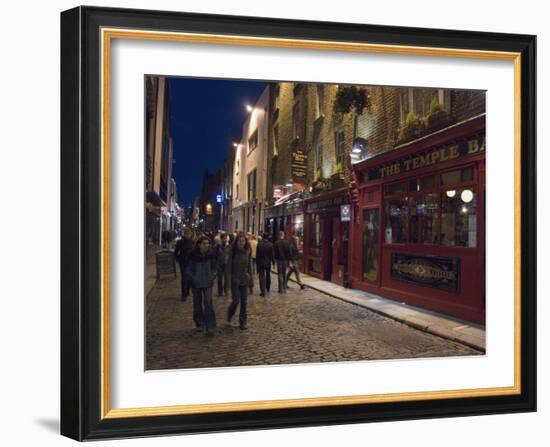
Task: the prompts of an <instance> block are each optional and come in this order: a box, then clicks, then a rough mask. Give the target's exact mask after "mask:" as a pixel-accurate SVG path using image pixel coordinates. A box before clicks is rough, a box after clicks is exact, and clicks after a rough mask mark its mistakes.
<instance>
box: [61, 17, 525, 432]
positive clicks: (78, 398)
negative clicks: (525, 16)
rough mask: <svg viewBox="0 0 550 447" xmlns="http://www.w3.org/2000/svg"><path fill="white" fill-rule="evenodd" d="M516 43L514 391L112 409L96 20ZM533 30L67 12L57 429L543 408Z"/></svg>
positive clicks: (429, 41) (263, 32) (494, 45)
mask: <svg viewBox="0 0 550 447" xmlns="http://www.w3.org/2000/svg"><path fill="white" fill-rule="evenodd" d="M103 28H113V29H117V28H120V29H143V30H158V31H170V32H186V33H202V34H213V35H241V36H254V37H269V38H277V39H290V40H292V39H300V40H314V41H337V42H349V43H371V44H383V45H401V46H410V47H416V48H423V47H425V48H447V49H461V50H467V51H468V50H483V51H492V52H511V53H517V54H519V55H521V66H520V73H521V85H520V93H521V110H520V116H519V118H520V123H521V124H520V135H521V142H520V144H521V146H520V147H521V166H520V174H521V177H520V178H521V183H520V184H521V209H520V217H521V240H520V246H521V262H520V265H521V290H520V292H521V293H520V305H521V313H520V318H521V320H520V322H521V325H520V327H521V331H520V345H519V347H520V359H519V367H520V370H521V375H520V384H519V390H518V393H517V394H513V395H487V396H479V397H466V398H441V399H426V400H422V399H421V400H411V401H400V402H382V403H367V404H364V403H361V404H351V405H319V406H310V407H305V408H273V409H264V410H254V411H220V412H209V413H203V414H179V415H177V414H176V415H156V416H139V415H137V416H136V415H133V416H131V417H117V418H105V417H102V414H103V413H104V411H103V409H102V398H103V397H104V393H103V389H102V379H101V370H102V364H101V349H102V344H101V337H100V334H101V331H102V326H101V325H102V314H101V312H102V309H101V293H102V290H101V287H102V252H101V240H102V239H101V231H102V213H103V212H104V209H103V207H102V185H101V182H100V177H101V175H100V174H101V163H102V160H101V150H100V147H101V135H102V128H101V111H102V104H101V101H102V96H101V94H102V92H101V82H100V77H101V72H100V68H99V67H100V65H101V64H100V57H101V50H102V41H101V33H100V31H101V29H103ZM535 55H536V36H532V35H518V34H501V33H486V32H472V31H455V30H441V29H420V28H405V27H394V26H379V25H363V24H350V23H329V22H314V21H301V20H281V19H273V18H256V17H237V16H223V15H206V14H191V13H181V12H166V11H144V10H133V9H110V8H99V7H77V8H74V9H71V10H68V11H65V12H63V13H61V241H62V242H61V321H62V325H61V434H63V435H65V436H68V437H70V438H73V439H76V440H94V439H104V438H122V437H141V436H154V435H163V434H185V433H202V432H216V431H218V432H219V431H234V430H252V429H269V428H282V427H300V426H315V425H329V424H349V423H364V422H374V421H395V420H403V419H418V418H440V417H450V416H472V415H482V414H498V413H514V412H529V411H535V410H536V147H535V141H536V96H535V94H536V66H535V64H536V61H535Z"/></svg>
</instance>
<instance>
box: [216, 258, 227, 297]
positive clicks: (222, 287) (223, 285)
mask: <svg viewBox="0 0 550 447" xmlns="http://www.w3.org/2000/svg"><path fill="white" fill-rule="evenodd" d="M227 282H228V271H227V267H226V266H225V265H223V266H218V295H222V294H223V295H227Z"/></svg>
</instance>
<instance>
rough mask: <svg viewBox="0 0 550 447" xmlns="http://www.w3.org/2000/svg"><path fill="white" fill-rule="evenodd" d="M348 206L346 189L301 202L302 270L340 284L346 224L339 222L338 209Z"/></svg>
mask: <svg viewBox="0 0 550 447" xmlns="http://www.w3.org/2000/svg"><path fill="white" fill-rule="evenodd" d="M348 203H349V200H348V188H347V187H344V188H340V189H338V190H335V191H332V192H329V193H325V194H322V195H319V196H317V197H312V198H309V199H307V200H306V201H305V232H304V271H305V272H306V273H307V274H309V275H312V276H315V277H317V278H320V279H324V280H327V281H332V282H335V283H337V284H340V285H344V282H345V277H346V268H345V265H344V264H345V258H346V257H345V249H346V247H345V245H344V243H345V241H346V238H347V232H348V228H347V227H348V223H347V222H342V220H341V218H340V215H341V207H342V205H346V204H348Z"/></svg>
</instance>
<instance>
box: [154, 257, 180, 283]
mask: <svg viewBox="0 0 550 447" xmlns="http://www.w3.org/2000/svg"><path fill="white" fill-rule="evenodd" d="M156 266H157V279H158V278H160V277H161V276H162V275H174V276H175V275H176V262H175V259H174V252H173V251H172V250H161V251H157V253H156Z"/></svg>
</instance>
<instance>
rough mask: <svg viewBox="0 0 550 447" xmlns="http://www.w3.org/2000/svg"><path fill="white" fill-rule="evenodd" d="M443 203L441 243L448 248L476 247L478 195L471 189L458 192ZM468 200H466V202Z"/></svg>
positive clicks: (444, 197) (444, 196)
mask: <svg viewBox="0 0 550 447" xmlns="http://www.w3.org/2000/svg"><path fill="white" fill-rule="evenodd" d="M442 196H443V199H442V203H441V243H442V244H443V245H446V246H448V247H471V248H472V247H476V245H477V195H476V193H475V192H473V191H472V190H471V189H469V188H466V189H462V190H456V194H453V195H452V197H449V195H448V194H443V195H442ZM464 199H466V200H464Z"/></svg>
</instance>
